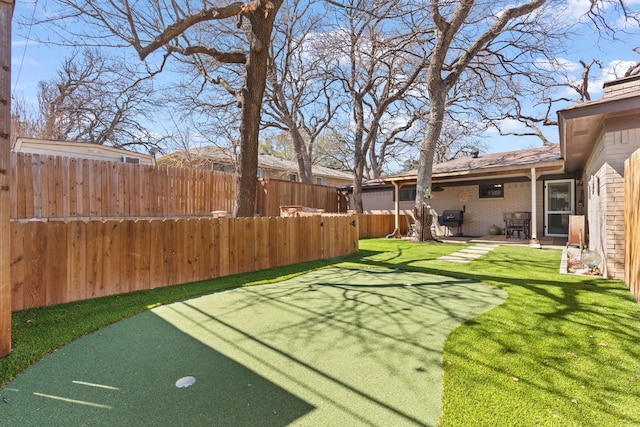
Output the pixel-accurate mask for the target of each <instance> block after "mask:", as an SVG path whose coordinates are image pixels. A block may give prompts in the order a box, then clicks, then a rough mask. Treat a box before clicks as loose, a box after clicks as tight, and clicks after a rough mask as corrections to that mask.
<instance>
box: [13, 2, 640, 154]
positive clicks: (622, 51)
mask: <svg viewBox="0 0 640 427" xmlns="http://www.w3.org/2000/svg"><path fill="white" fill-rule="evenodd" d="M568 3H569V5H570V7H569V8H568V10H569V11H570V12H569V14H570V15H567V19H579V17H580V15H581V14H582V13H583V11H584V10H585V9H584V8H585V7H587V5H588V3H589V1H588V0H569V1H568ZM629 3H630V4H632V5H634V6H635V7H638V6H640V0H631V1H630V2H629ZM44 6H46V0H28V1H21V0H18V1H17V4H16V7H15V11H14V24H13V38H12V67H13V68H12V91H13V94H14V97H19V98H22V99H24V100H26V101H27V102H30V103H33V105H34V106H35V105H36V93H37V85H38V82H39V81H41V80H46V79H49V78H51V77H53V76H54V75H55V72H56V69H57V67H58V66H59V64H60V63H61V62H62V60H63V58H64V56H65V49H64V48H61V47H52V46H47V45H43V44H39V43H37V42H36V41H35V38H36V37H35V36H36V32H37V31H40V29H39V28H29V27H28V26H23V25H19V24H18V22H28V21H30V20H31V18H32V16H35V17H36V19H37V18H42V10H41V8H42V7H44ZM34 14H35V15H34ZM571 15H573V16H571ZM616 25H620V26H621V25H624V24H623V23H618V24H616ZM627 30H628V32H627V34H620V35H618V39H617V40H615V41H614V40H599V39H598V38H597V37H596V35H595V32H594V31H590V30H589V28H588V27H585V32H584V35H583V36H582V37H580V39H579V40H567V46H566V49H567V55H566V57H564V58H562V60H563V61H566V64H567V69H568V70H572V71H573V72H576V73H578V74H579V73H580V71H581V68H580V66H579V65H578V62H577V61H578V60H580V59H583V60H584V61H585V62H591V60H592V59H596V58H597V59H600V60H601V61H602V63H603V66H604V68H603V70H602V71H600V70H595V72H594V73H593V74H592V77H593V80H592V81H591V82H590V92H591V94H592V96H593V98H594V99H597V98H599V97H600V96H601V94H602V85H603V83H604V82H605V81H609V80H613V79H614V78H615V77H616V75H618V76H621V74H622V73H624V70H626V69H627V68H628V66H629V65H631V64H633V63H635V62H638V61H640V55H639V54H637V53H635V52H633V50H632V49H633V48H636V47H640V30H639V29H638V28H637V27H636V28H628V27H627ZM505 126H506V128H509V127H512V128H513V130H522V127H520V125H518V124H516V123H506V124H505ZM545 135H546V136H547V138H549V139H550V140H551V141H554V142H556V141H557V139H558V136H557V130H556V128H547V129H546V130H545ZM484 143H485V144H486V145H487V147H488V151H489V152H501V151H510V150H517V149H521V148H529V147H535V146H540V145H541V142H540V140H539V139H538V138H535V137H516V136H504V137H501V136H499V135H497V133H496V132H487V133H486V134H485V138H484Z"/></svg>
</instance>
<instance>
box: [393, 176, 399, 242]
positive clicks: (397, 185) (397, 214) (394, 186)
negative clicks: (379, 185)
mask: <svg viewBox="0 0 640 427" xmlns="http://www.w3.org/2000/svg"><path fill="white" fill-rule="evenodd" d="M393 191H395V192H396V218H395V220H396V229H395V231H396V234H400V184H398V183H397V182H395V181H394V182H393Z"/></svg>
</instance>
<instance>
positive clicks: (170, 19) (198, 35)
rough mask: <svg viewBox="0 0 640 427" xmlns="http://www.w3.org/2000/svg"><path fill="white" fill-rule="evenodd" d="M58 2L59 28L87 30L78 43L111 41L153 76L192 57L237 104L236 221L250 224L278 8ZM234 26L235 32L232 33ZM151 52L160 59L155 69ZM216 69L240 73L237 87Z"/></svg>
mask: <svg viewBox="0 0 640 427" xmlns="http://www.w3.org/2000/svg"><path fill="white" fill-rule="evenodd" d="M56 1H57V3H59V4H61V5H62V6H63V7H64V8H65V10H64V11H63V12H62V13H61V14H60V15H59V16H58V17H57V19H58V20H62V21H60V22H65V19H75V20H80V21H81V22H83V23H84V25H83V27H82V29H81V30H80V34H77V35H78V36H80V37H82V39H83V40H91V41H93V43H101V44H107V43H108V42H109V41H110V40H113V39H115V41H113V42H111V45H115V46H122V44H124V45H128V46H132V47H133V48H134V49H135V51H136V52H137V54H138V56H139V57H140V59H142V60H146V61H147V63H148V64H149V65H150V66H153V65H154V64H155V65H157V66H158V70H162V68H163V67H164V65H165V63H166V61H167V59H168V58H169V57H170V56H175V55H177V56H181V57H183V58H187V57H193V58H195V61H197V62H198V63H199V64H201V66H202V68H201V69H200V71H201V73H202V76H203V77H204V78H205V79H207V81H208V82H210V83H215V84H219V85H221V86H222V87H224V88H225V89H226V90H227V92H228V93H229V94H230V95H231V96H233V97H234V98H235V100H236V102H237V105H238V106H239V107H240V109H241V119H240V131H239V134H240V141H239V145H240V159H241V160H240V165H239V166H240V167H239V171H238V178H237V182H238V192H237V196H236V206H235V212H234V214H235V215H236V216H253V214H254V204H255V196H256V188H257V187H256V186H257V183H256V179H255V177H256V173H257V165H258V136H259V131H260V121H261V120H260V119H261V109H262V99H263V95H264V89H265V82H266V74H267V59H268V55H269V46H270V43H271V32H272V29H273V22H274V19H275V16H276V14H277V12H278V10H279V9H280V6H281V4H282V0H251V1H248V2H246V3H241V2H234V3H229V4H227V5H224V6H218V5H212V4H211V3H208V2H197V1H188V0H187V1H181V2H156V1H152V0H148V1H137V2H135V3H131V2H130V1H128V0H125V1H116V0H105V1H101V2H87V1H84V0H56ZM233 25H235V26H237V27H238V28H237V29H236V30H235V31H234V32H232V26H233ZM92 30H93V32H91V31H92ZM203 30H207V31H204V32H203ZM105 31H107V34H108V36H105ZM240 37H244V44H241V43H240V41H241V40H240ZM156 52H161V53H162V56H161V57H159V58H156V60H155V62H154V60H153V54H154V53H156ZM220 64H227V65H232V66H235V67H239V68H241V69H242V72H243V74H244V75H243V80H242V81H241V83H240V85H239V87H235V88H234V87H232V86H231V84H230V83H229V82H228V81H226V80H225V79H223V78H222V77H220V76H217V77H213V76H211V73H212V72H213V71H214V68H213V67H214V66H219V65H220Z"/></svg>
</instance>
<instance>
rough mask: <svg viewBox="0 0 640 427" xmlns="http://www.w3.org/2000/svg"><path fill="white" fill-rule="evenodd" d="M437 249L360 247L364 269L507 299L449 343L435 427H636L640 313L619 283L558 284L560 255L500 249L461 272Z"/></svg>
mask: <svg viewBox="0 0 640 427" xmlns="http://www.w3.org/2000/svg"><path fill="white" fill-rule="evenodd" d="M433 246H434V244H414V245H411V244H408V243H404V242H401V243H397V242H391V241H383V240H371V241H362V242H361V246H360V247H361V249H362V255H363V261H365V262H367V263H373V264H375V265H386V266H394V267H396V268H402V269H416V270H417V271H425V272H430V273H435V274H442V275H449V276H453V277H458V278H468V279H473V280H479V281H483V282H485V283H489V284H492V285H495V286H498V287H500V288H501V289H503V290H505V291H506V292H507V294H508V295H509V296H508V299H507V301H506V303H505V304H503V305H501V306H499V307H497V308H495V309H493V310H491V311H489V312H487V313H485V314H482V315H480V316H478V317H477V318H475V319H473V320H471V321H468V322H467V323H466V324H465V325H464V326H462V327H460V328H458V329H456V330H455V331H454V332H453V333H452V334H451V335H450V336H449V339H448V340H447V342H446V345H445V354H444V360H443V364H444V370H445V378H444V401H443V405H444V409H443V414H442V417H441V419H440V425H442V426H598V427H600V426H616V427H617V426H638V425H640V404H639V403H638V402H640V306H639V305H638V304H637V303H636V302H635V301H634V300H633V298H632V296H631V294H630V293H629V291H628V289H627V288H626V286H625V285H624V283H622V282H620V281H616V280H604V279H601V278H597V277H584V276H574V275H562V274H559V272H558V269H559V263H560V254H561V252H560V250H539V249H531V248H528V247H516V246H506V245H505V246H501V247H499V248H497V249H495V250H493V251H491V252H490V253H488V254H486V255H484V256H483V257H482V258H480V259H478V260H475V261H474V262H471V263H468V264H464V265H462V266H461V265H459V264H458V265H455V263H446V262H441V261H437V260H435V259H434V256H432V255H431V253H432V248H433ZM435 246H437V245H435ZM367 253H368V254H367Z"/></svg>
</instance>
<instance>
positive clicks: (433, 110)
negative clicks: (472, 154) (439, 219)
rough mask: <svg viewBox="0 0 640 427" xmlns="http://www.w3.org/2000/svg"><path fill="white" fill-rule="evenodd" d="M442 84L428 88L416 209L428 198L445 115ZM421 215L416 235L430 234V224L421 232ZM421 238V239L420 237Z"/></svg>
mask: <svg viewBox="0 0 640 427" xmlns="http://www.w3.org/2000/svg"><path fill="white" fill-rule="evenodd" d="M444 86H445V85H444V84H440V85H439V86H438V87H436V88H434V89H431V90H429V100H430V102H431V103H430V105H429V122H428V124H427V133H426V135H425V136H424V139H423V140H422V142H421V143H420V160H419V163H418V179H417V182H416V205H415V209H416V211H417V210H419V209H421V208H422V207H423V206H424V205H425V204H426V202H428V200H427V199H426V192H427V191H428V192H430V191H431V173H432V171H433V158H434V155H435V151H436V144H437V143H438V139H439V137H440V133H441V132H442V123H443V120H444V115H445V108H446V99H447V89H446V87H444ZM422 221H424V219H423V218H422V217H418V216H416V229H417V231H418V236H427V237H428V236H431V231H430V228H431V224H429V225H428V227H429V232H428V233H423V232H422V229H423V228H425V227H427V224H426V223H424V224H423V222H422ZM420 240H422V239H420ZM431 240H433V236H431Z"/></svg>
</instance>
